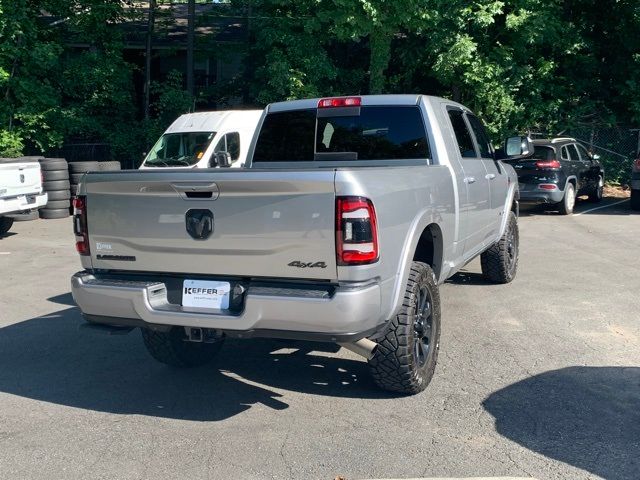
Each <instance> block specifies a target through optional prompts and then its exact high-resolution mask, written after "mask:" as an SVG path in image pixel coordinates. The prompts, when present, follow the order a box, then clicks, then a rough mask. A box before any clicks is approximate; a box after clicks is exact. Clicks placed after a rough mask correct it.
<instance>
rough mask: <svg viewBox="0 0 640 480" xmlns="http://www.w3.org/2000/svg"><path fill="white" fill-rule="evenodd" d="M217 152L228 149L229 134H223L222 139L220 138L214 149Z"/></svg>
mask: <svg viewBox="0 0 640 480" xmlns="http://www.w3.org/2000/svg"><path fill="white" fill-rule="evenodd" d="M213 151H214V152H215V153H218V152H226V151H227V136H226V135H225V136H223V137H222V138H221V139H220V140H218V144H217V145H216V148H214V149H213Z"/></svg>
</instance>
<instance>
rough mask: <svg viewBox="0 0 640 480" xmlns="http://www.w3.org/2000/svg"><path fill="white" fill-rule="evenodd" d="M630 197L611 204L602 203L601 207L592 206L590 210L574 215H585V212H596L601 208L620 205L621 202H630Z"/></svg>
mask: <svg viewBox="0 0 640 480" xmlns="http://www.w3.org/2000/svg"><path fill="white" fill-rule="evenodd" d="M628 201H629V199H628V198H625V199H624V200H620V201H619V202H614V203H610V204H609V205H600V206H599V207H595V208H590V209H589V210H585V211H584V212H580V213H576V214H575V215H574V217H578V216H580V215H584V214H585V213H589V212H595V211H596V210H600V209H602V208H609V207H613V206H614V205H620V204H621V203H624V202H628Z"/></svg>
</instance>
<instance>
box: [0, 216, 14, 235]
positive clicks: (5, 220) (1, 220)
mask: <svg viewBox="0 0 640 480" xmlns="http://www.w3.org/2000/svg"><path fill="white" fill-rule="evenodd" d="M11 225H13V218H10V217H0V235H4V234H5V233H7V232H8V231H9V229H10V228H11Z"/></svg>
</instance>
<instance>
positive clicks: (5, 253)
mask: <svg viewBox="0 0 640 480" xmlns="http://www.w3.org/2000/svg"><path fill="white" fill-rule="evenodd" d="M0 255H11V252H0Z"/></svg>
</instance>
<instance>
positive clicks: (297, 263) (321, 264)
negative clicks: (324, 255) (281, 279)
mask: <svg viewBox="0 0 640 480" xmlns="http://www.w3.org/2000/svg"><path fill="white" fill-rule="evenodd" d="M289 266H290V267H296V268H327V264H326V263H324V262H309V263H304V262H301V261H300V260H294V261H293V262H291V263H289Z"/></svg>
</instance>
